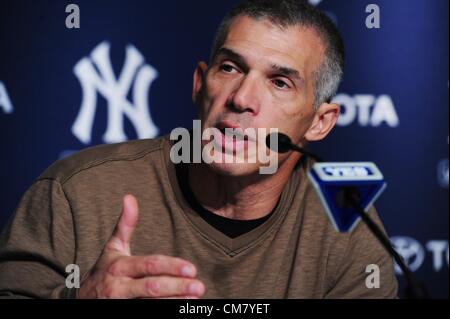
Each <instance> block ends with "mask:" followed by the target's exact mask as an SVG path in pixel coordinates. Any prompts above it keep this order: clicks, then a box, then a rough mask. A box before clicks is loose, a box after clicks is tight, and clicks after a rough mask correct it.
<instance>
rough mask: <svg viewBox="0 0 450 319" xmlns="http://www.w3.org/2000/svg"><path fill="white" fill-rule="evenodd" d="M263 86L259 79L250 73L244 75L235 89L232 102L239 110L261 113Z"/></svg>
mask: <svg viewBox="0 0 450 319" xmlns="http://www.w3.org/2000/svg"><path fill="white" fill-rule="evenodd" d="M261 93H262V92H261V88H260V84H259V83H258V80H257V79H256V78H255V77H253V76H250V75H247V76H246V77H244V78H243V79H242V80H241V81H240V82H239V84H237V86H236V88H235V89H234V91H233V94H232V96H231V99H230V102H231V104H232V107H233V108H234V109H235V110H236V111H238V112H242V113H243V112H251V113H253V114H254V115H256V114H258V113H259V110H260V107H261V102H260V98H261Z"/></svg>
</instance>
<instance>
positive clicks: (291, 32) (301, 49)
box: [223, 16, 325, 76]
mask: <svg viewBox="0 0 450 319" xmlns="http://www.w3.org/2000/svg"><path fill="white" fill-rule="evenodd" d="M223 47H227V48H231V49H233V50H236V51H238V52H239V53H240V54H241V55H245V56H246V58H249V59H252V58H253V59H255V61H256V60H257V61H259V62H267V63H276V64H280V65H288V66H290V67H292V68H295V69H299V70H300V72H301V73H304V74H305V75H306V76H308V75H309V74H311V73H312V72H314V71H315V70H316V68H317V67H318V66H319V65H320V63H321V62H322V60H323V56H324V53H325V46H324V44H323V41H322V40H321V38H320V36H319V34H318V32H317V31H316V30H314V29H313V28H309V27H304V26H300V25H293V26H287V27H281V26H279V25H276V24H274V23H272V22H271V21H270V20H269V19H266V18H260V19H256V18H252V17H249V16H239V17H236V18H235V19H234V20H233V22H232V23H231V25H230V27H229V29H228V34H227V37H226V39H225V41H224V44H223Z"/></svg>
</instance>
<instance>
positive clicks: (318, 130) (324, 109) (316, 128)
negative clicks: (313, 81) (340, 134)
mask: <svg viewBox="0 0 450 319" xmlns="http://www.w3.org/2000/svg"><path fill="white" fill-rule="evenodd" d="M339 114H340V107H339V105H338V104H335V103H323V104H322V105H320V107H319V109H318V110H317V111H316V114H315V115H314V119H313V122H312V124H311V126H310V128H309V129H308V131H307V132H306V134H305V139H306V140H307V141H309V142H313V141H320V140H322V139H324V138H325V137H326V136H327V135H328V134H329V133H330V132H331V130H332V129H333V127H334V126H335V125H336V122H337V120H338V117H339Z"/></svg>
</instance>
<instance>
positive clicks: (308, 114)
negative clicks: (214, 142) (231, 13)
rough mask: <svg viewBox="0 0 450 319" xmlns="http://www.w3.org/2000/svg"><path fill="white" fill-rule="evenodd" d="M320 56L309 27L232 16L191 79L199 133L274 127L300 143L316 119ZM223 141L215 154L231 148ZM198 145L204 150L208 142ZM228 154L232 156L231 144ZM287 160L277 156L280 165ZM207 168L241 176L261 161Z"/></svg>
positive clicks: (248, 144) (321, 48)
mask: <svg viewBox="0 0 450 319" xmlns="http://www.w3.org/2000/svg"><path fill="white" fill-rule="evenodd" d="M323 56H324V46H323V44H322V41H321V40H320V38H319V37H318V35H317V33H316V32H315V31H314V30H312V29H306V28H302V27H298V26H292V27H288V28H285V29H280V28H279V27H278V26H275V25H273V24H272V23H271V22H270V21H269V20H264V19H261V20H255V19H253V18H250V17H247V16H241V17H238V18H236V19H235V20H234V22H233V23H232V25H231V26H230V29H229V33H228V36H227V38H226V40H225V42H224V44H223V45H222V47H221V48H220V49H219V51H218V54H217V55H216V57H215V58H214V60H213V61H211V65H209V66H208V67H207V66H206V64H202V63H200V64H199V67H198V68H197V70H196V74H195V75H194V92H193V95H194V100H195V102H196V103H197V104H198V105H199V115H200V120H201V121H202V132H203V131H204V130H205V129H206V128H218V129H223V128H224V127H229V128H236V127H239V128H241V129H247V128H254V129H257V128H265V129H266V130H267V133H269V130H270V128H277V129H278V130H279V132H282V133H284V134H287V135H288V136H290V137H291V139H292V141H293V143H300V142H301V141H303V138H304V136H305V133H306V132H307V131H308V130H309V129H310V127H311V124H312V122H313V119H314V117H315V112H314V110H313V100H314V87H313V84H314V71H315V70H317V68H318V67H319V66H320V63H321V62H322V59H323ZM224 142H225V145H221V146H222V147H221V148H218V149H215V151H217V152H227V150H226V149H225V148H226V147H231V148H233V141H231V142H230V141H226V140H224ZM202 143H203V146H204V145H206V144H207V143H208V141H203V142H202ZM220 143H222V140H221V139H220V142H219V144H220ZM255 143H258V145H259V146H258V147H265V146H264V145H265V141H264V140H260V141H257V142H253V141H246V142H245V146H244V147H245V148H248V147H251V146H254V145H255ZM230 145H231V146H230ZM228 151H230V150H228ZM231 154H234V155H236V145H235V144H234V149H233V150H231ZM275 156H277V155H276V154H275ZM288 156H290V155H280V156H279V163H280V164H279V165H281V163H282V162H283V161H284V160H286V158H287V157H288ZM211 166H212V167H213V169H215V170H216V171H218V172H221V173H222V174H226V175H232V176H243V175H249V174H253V173H255V172H257V170H258V168H259V167H260V166H261V163H260V162H259V161H256V163H248V161H247V160H245V163H239V164H236V163H233V164H230V163H228V164H227V163H212V164H211Z"/></svg>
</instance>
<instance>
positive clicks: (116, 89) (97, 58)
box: [72, 42, 158, 144]
mask: <svg viewBox="0 0 450 319" xmlns="http://www.w3.org/2000/svg"><path fill="white" fill-rule="evenodd" d="M109 49H110V44H109V43H108V42H102V43H100V44H99V45H98V46H97V47H96V48H95V49H94V50H93V51H92V54H91V57H90V58H87V57H86V58H83V59H81V61H79V62H78V63H77V64H76V65H75V67H74V73H75V75H76V76H77V77H78V79H79V81H80V83H81V88H82V89H83V99H82V103H81V108H80V112H79V113H78V116H77V118H76V120H75V123H74V124H73V126H72V133H73V134H74V135H75V136H76V137H77V138H78V139H79V140H80V141H81V142H82V143H84V144H88V143H90V142H91V135H92V126H93V122H94V117H95V111H96V107H97V93H99V94H100V95H102V96H103V97H104V98H105V99H106V101H107V103H108V104H107V106H108V121H107V128H106V132H105V134H104V135H103V141H104V142H105V143H116V142H123V141H126V140H127V136H126V135H125V132H124V117H125V116H126V117H127V118H128V120H129V121H130V122H131V123H132V125H133V126H134V128H135V130H136V133H137V136H138V138H140V139H142V138H152V137H155V136H157V135H158V128H157V127H156V125H155V124H154V123H153V120H152V117H151V115H150V111H149V105H148V92H149V90H150V86H151V84H152V82H153V81H154V80H155V79H156V77H157V76H158V72H157V71H156V70H155V69H154V68H153V67H152V66H150V65H148V64H145V63H144V57H143V56H142V54H141V53H140V52H139V51H138V50H137V49H136V48H135V47H134V46H132V45H129V46H128V47H127V49H126V57H125V63H124V65H123V68H122V71H121V73H120V76H119V77H116V76H115V75H114V71H113V67H112V65H111V60H110V56H109ZM131 89H132V90H131ZM130 91H131V93H132V97H133V102H131V101H129V100H128V99H127V96H128V94H129V93H130Z"/></svg>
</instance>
